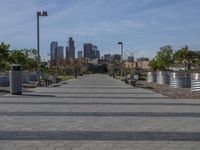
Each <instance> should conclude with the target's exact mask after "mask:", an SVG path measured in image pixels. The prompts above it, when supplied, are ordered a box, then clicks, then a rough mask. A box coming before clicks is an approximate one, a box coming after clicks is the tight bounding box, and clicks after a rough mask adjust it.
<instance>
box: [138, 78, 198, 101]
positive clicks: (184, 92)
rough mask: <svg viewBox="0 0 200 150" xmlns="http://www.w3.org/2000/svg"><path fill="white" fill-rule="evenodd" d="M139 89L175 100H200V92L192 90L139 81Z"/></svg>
mask: <svg viewBox="0 0 200 150" xmlns="http://www.w3.org/2000/svg"><path fill="white" fill-rule="evenodd" d="M137 87H140V88H145V89H150V90H152V91H155V92H158V93H161V94H163V95H166V96H169V97H171V98H174V99H199V100H200V92H192V91H191V89H190V88H172V87H170V86H169V85H167V84H161V85H160V84H157V83H148V82H146V81H138V82H137Z"/></svg>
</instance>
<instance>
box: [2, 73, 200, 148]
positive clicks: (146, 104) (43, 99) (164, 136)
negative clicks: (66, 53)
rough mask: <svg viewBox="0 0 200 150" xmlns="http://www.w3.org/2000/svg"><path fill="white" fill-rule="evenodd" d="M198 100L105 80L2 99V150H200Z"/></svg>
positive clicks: (75, 81)
mask: <svg viewBox="0 0 200 150" xmlns="http://www.w3.org/2000/svg"><path fill="white" fill-rule="evenodd" d="M199 148H200V101H198V100H173V99H170V98H168V97H166V96H163V95H161V94H157V93H154V92H152V91H150V90H146V89H139V88H134V87H131V86H129V85H126V84H124V83H123V82H121V81H118V80H114V79H112V78H110V77H108V76H106V75H101V74H96V75H85V76H83V77H79V78H78V79H73V80H69V81H67V82H65V83H63V84H62V86H60V87H51V88H50V87H49V88H36V89H34V90H33V91H31V92H25V93H24V94H23V95H22V96H12V95H9V94H7V95H4V96H2V95H1V96H0V150H15V149H17V150H133V149H134V150H137V149H140V150H141V149H142V150H157V149H159V150H190V149H191V150H199Z"/></svg>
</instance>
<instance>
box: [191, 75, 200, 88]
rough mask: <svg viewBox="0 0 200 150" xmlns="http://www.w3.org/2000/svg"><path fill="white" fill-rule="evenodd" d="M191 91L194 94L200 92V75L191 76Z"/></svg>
mask: <svg viewBox="0 0 200 150" xmlns="http://www.w3.org/2000/svg"><path fill="white" fill-rule="evenodd" d="M191 91H193V92H199V91H200V73H192V74H191Z"/></svg>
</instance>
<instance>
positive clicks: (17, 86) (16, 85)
mask: <svg viewBox="0 0 200 150" xmlns="http://www.w3.org/2000/svg"><path fill="white" fill-rule="evenodd" d="M21 67H22V66H21V65H19V64H13V65H11V70H10V71H9V79H10V94H12V95H22V69H21Z"/></svg>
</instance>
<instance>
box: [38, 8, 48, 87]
mask: <svg viewBox="0 0 200 150" xmlns="http://www.w3.org/2000/svg"><path fill="white" fill-rule="evenodd" d="M40 16H48V13H47V11H38V12H37V84H38V85H41V82H40V28H39V17H40Z"/></svg>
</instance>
